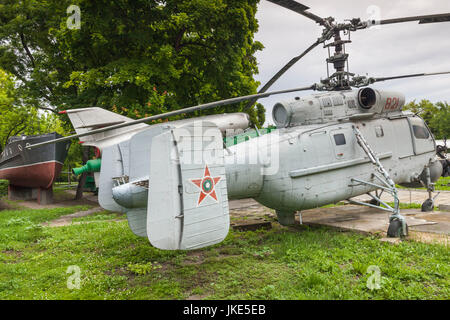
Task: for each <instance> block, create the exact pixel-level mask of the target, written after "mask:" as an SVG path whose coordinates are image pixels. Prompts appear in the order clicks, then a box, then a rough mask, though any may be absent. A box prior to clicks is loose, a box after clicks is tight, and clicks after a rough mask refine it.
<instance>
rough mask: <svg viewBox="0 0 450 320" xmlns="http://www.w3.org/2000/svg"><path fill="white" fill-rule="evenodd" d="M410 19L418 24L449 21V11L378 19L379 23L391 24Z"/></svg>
mask: <svg viewBox="0 0 450 320" xmlns="http://www.w3.org/2000/svg"><path fill="white" fill-rule="evenodd" d="M410 21H419V23H420V24H424V23H435V22H446V21H450V13H442V14H431V15H425V16H413V17H404V18H395V19H384V20H380V21H379V24H392V23H402V22H410Z"/></svg>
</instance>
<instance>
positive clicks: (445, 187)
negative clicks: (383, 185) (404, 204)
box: [397, 177, 450, 191]
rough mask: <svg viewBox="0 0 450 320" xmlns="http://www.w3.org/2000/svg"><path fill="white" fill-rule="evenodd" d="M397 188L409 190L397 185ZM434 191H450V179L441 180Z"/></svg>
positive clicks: (436, 183) (442, 178) (437, 182)
mask: <svg viewBox="0 0 450 320" xmlns="http://www.w3.org/2000/svg"><path fill="white" fill-rule="evenodd" d="M397 188H399V189H408V188H405V187H402V186H400V185H397ZM416 189H420V190H426V188H416ZM434 189H435V191H450V177H441V178H439V180H438V181H436V182H435V185H434Z"/></svg>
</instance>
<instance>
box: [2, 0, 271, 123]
mask: <svg viewBox="0 0 450 320" xmlns="http://www.w3.org/2000/svg"><path fill="white" fill-rule="evenodd" d="M258 1H259V0H178V1H156V0H132V1H131V0H115V1H109V0H108V1H106V0H98V1H90V0H70V1H61V0H47V1H38V0H24V1H14V0H0V68H3V69H4V70H6V71H8V72H9V73H11V74H13V75H14V76H15V77H16V78H17V79H18V80H19V83H18V87H17V94H18V96H19V97H20V99H21V100H22V102H23V104H25V105H35V106H38V107H39V108H43V109H48V110H51V111H54V112H56V111H58V110H62V109H69V108H82V107H90V106H100V107H102V108H105V109H109V110H113V111H116V112H119V113H122V114H124V115H127V116H131V117H134V118H139V117H143V116H145V115H150V114H158V113H161V112H165V111H170V110H176V109H180V108H183V107H188V106H193V105H197V104H200V103H205V102H210V101H215V100H220V99H226V98H230V97H235V96H240V95H248V94H252V93H255V92H256V89H257V87H258V83H257V82H256V81H255V80H254V79H253V76H254V74H255V73H257V71H258V70H257V62H256V59H255V57H254V54H255V53H256V52H257V51H258V50H261V49H262V48H263V46H262V44H261V43H259V42H257V41H254V34H255V32H256V31H257V29H258V24H257V20H256V19H255V13H256V9H257V3H258ZM72 4H74V5H77V6H78V7H79V8H80V10H81V24H80V28H79V29H71V28H69V25H68V23H67V21H68V19H70V14H71V12H69V13H67V9H68V7H69V6H70V5H72ZM243 106H244V103H242V104H240V105H235V106H232V107H228V108H227V109H225V108H224V107H222V108H216V109H215V110H211V111H208V112H209V113H214V112H225V110H226V111H227V112H233V111H240V110H242V108H243ZM248 113H249V114H250V116H251V119H252V121H253V122H254V123H255V124H262V123H264V108H263V106H262V105H260V104H257V105H256V107H254V108H252V109H251V110H248Z"/></svg>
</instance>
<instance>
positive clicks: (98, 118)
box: [66, 107, 148, 150]
mask: <svg viewBox="0 0 450 320" xmlns="http://www.w3.org/2000/svg"><path fill="white" fill-rule="evenodd" d="M66 113H67V115H68V116H69V119H70V121H71V122H72V125H73V127H74V129H75V131H76V133H77V134H81V133H86V132H89V131H92V130H95V129H99V128H104V127H108V126H112V125H116V124H120V123H125V122H130V121H133V119H130V118H128V117H125V116H122V115H120V114H117V113H114V112H111V111H107V110H104V109H102V108H98V107H94V108H82V109H72V110H67V111H66ZM146 127H148V126H147V125H146V124H143V123H141V124H135V125H130V126H129V127H124V128H119V129H113V130H110V131H106V132H102V133H97V134H92V135H88V136H85V137H83V141H84V145H86V146H95V147H97V148H99V149H100V150H103V148H105V147H107V146H110V145H113V144H117V143H119V142H121V141H124V140H127V139H128V138H130V137H131V135H133V134H134V133H135V132H136V131H137V130H142V129H143V128H146Z"/></svg>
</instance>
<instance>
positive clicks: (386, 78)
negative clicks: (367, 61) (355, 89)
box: [373, 71, 450, 82]
mask: <svg viewBox="0 0 450 320" xmlns="http://www.w3.org/2000/svg"><path fill="white" fill-rule="evenodd" d="M440 74H450V71H445V72H432V73H415V74H407V75H403V76H393V77H384V78H373V79H374V80H375V82H380V81H387V80H395V79H405V78H414V77H427V76H436V75H440Z"/></svg>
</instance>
